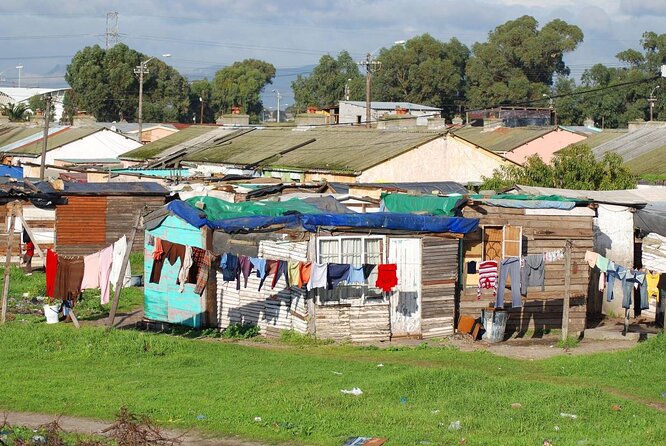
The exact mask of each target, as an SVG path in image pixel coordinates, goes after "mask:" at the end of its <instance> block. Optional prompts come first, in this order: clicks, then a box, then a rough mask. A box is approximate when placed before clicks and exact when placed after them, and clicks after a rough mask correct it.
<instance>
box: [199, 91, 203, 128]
mask: <svg viewBox="0 0 666 446" xmlns="http://www.w3.org/2000/svg"><path fill="white" fill-rule="evenodd" d="M199 102H201V111H200V112H199V114H200V116H199V124H203V106H204V100H203V96H199Z"/></svg>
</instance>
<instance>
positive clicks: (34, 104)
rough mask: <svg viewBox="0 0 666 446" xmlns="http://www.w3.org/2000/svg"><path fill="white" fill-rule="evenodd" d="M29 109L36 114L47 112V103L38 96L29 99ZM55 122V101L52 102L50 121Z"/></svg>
mask: <svg viewBox="0 0 666 446" xmlns="http://www.w3.org/2000/svg"><path fill="white" fill-rule="evenodd" d="M28 107H30V110H32V111H33V112H34V113H37V111H42V112H43V111H45V110H46V101H45V100H44V97H43V96H42V95H39V94H36V95H34V96H31V97H30V98H29V99H28ZM54 120H55V104H54V103H53V101H51V107H50V109H49V121H50V122H53V121H54Z"/></svg>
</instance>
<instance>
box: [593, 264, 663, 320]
mask: <svg viewBox="0 0 666 446" xmlns="http://www.w3.org/2000/svg"><path fill="white" fill-rule="evenodd" d="M585 261H586V262H587V264H588V265H589V266H590V268H597V269H598V270H599V271H600V274H599V282H598V289H599V291H600V292H602V293H603V292H604V290H605V289H606V288H607V291H606V301H607V302H611V301H612V300H613V299H614V298H615V296H614V294H615V292H614V287H615V281H616V280H618V281H620V283H621V284H622V308H625V309H628V308H631V301H632V299H631V298H632V295H633V290H634V289H637V290H639V308H640V309H641V310H647V309H648V308H650V303H649V298H650V297H654V298H655V299H656V300H657V301H658V300H659V286H658V285H659V279H660V278H661V273H655V272H650V271H645V270H643V269H635V268H629V267H626V266H623V265H619V264H617V263H615V262H613V261H612V260H609V259H607V258H606V257H604V256H602V255H601V254H599V253H596V252H594V251H586V252H585Z"/></svg>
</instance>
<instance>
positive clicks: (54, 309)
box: [44, 305, 60, 324]
mask: <svg viewBox="0 0 666 446" xmlns="http://www.w3.org/2000/svg"><path fill="white" fill-rule="evenodd" d="M59 310H60V305H44V316H46V323H47V324H57V323H58V312H59Z"/></svg>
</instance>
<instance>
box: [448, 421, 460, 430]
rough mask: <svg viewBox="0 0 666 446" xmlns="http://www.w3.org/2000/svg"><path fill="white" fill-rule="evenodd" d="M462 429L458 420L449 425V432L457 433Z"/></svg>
mask: <svg viewBox="0 0 666 446" xmlns="http://www.w3.org/2000/svg"><path fill="white" fill-rule="evenodd" d="M460 429H462V425H461V424H460V420H456V421H452V422H451V424H449V430H450V431H459V430H460Z"/></svg>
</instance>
